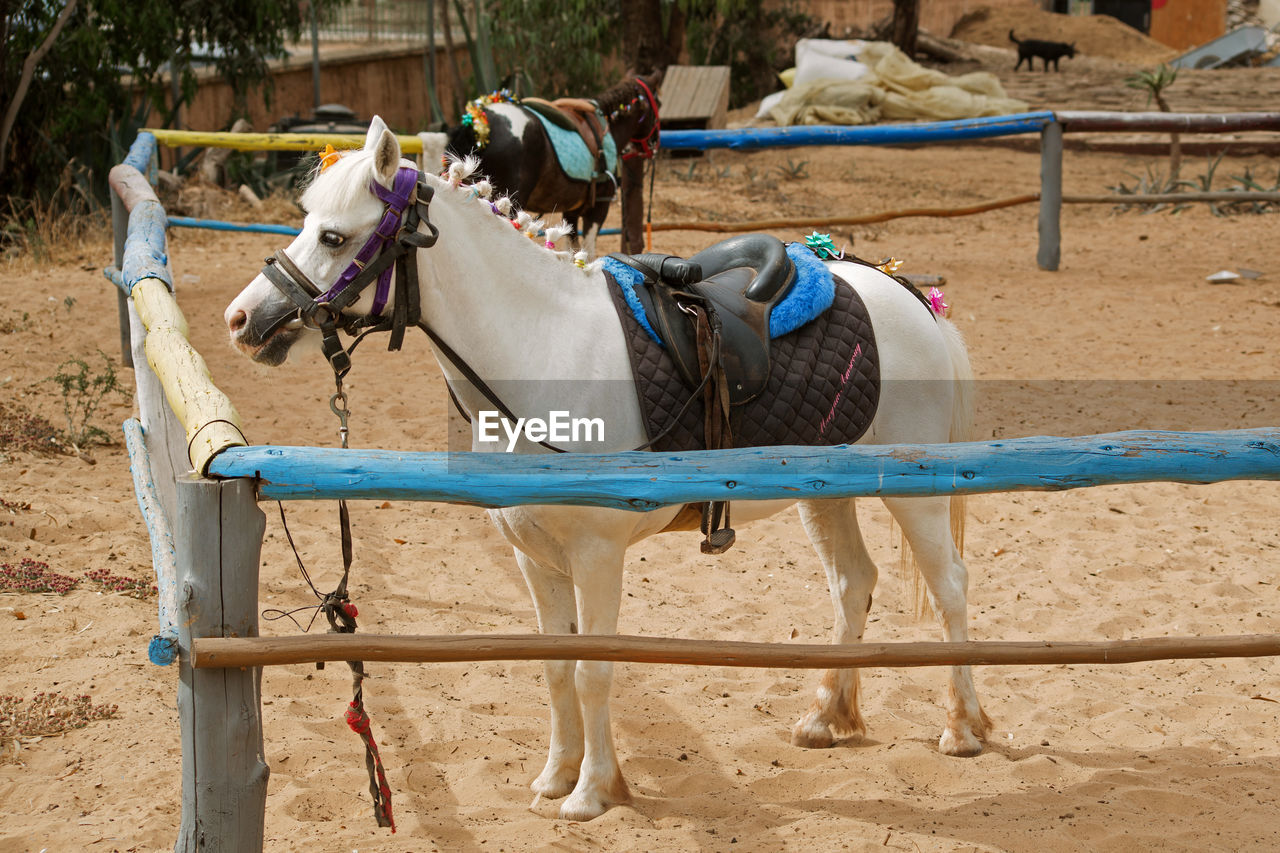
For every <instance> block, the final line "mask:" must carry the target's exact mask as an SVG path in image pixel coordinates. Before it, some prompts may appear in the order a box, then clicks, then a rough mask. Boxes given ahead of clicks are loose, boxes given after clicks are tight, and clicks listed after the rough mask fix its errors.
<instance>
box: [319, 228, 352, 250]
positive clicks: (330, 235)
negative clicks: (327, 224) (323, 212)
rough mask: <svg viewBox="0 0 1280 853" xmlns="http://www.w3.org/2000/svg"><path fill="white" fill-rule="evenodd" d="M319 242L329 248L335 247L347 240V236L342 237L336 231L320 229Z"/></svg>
mask: <svg viewBox="0 0 1280 853" xmlns="http://www.w3.org/2000/svg"><path fill="white" fill-rule="evenodd" d="M320 242H321V243H322V244H324V245H325V246H328V247H329V248H330V249H336V248H338V247H339V246H341V245H342V244H343V243H345V242H347V238H346V237H343V236H342V235H341V234H339V233H338V232H337V231H321V232H320Z"/></svg>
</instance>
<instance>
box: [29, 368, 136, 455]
mask: <svg viewBox="0 0 1280 853" xmlns="http://www.w3.org/2000/svg"><path fill="white" fill-rule="evenodd" d="M98 355H100V356H102V363H103V365H104V366H103V369H102V371H101V372H97V373H95V372H93V369H92V368H91V367H90V366H89V363H88V362H86V361H85V360H84V359H82V358H69V359H67V360H66V361H64V362H62V364H60V365H58V372H57V373H55V374H53V375H52V376H50V377H48V378H47V379H45V380H44V381H45V382H52V383H53V384H54V385H56V386H57V387H58V390H59V391H61V392H62V412H63V414H64V415H65V416H66V419H67V432H66V439H67V441H68V442H69V443H70V444H71V446H72V447H74V448H76V449H77V450H78V449H79V448H80V447H81V446H82V445H87V444H89V443H90V442H92V441H100V442H103V443H106V442H108V441H110V436H109V435H107V433H106V432H104V431H103V430H101V429H99V428H98V427H96V426H94V425H93V424H92V423H90V421H91V420H92V418H93V415H94V412H96V411H97V410H98V407H99V406H100V405H101V404H102V401H103V400H104V399H106V397H107V396H108V395H110V394H119V395H121V396H123V397H124V398H125V399H129V398H130V396H131V395H130V394H129V391H128V389H126V388H125V387H124V386H123V385H122V384H121V382H120V377H119V376H118V375H117V374H116V369H115V366H114V365H113V364H112V363H111V359H110V358H109V357H108V356H107V354H106V353H105V352H103V351H102V350H98Z"/></svg>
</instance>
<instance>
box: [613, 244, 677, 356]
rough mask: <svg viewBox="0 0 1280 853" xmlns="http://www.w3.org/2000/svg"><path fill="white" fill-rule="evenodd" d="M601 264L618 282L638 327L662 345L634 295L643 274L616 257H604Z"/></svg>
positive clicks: (642, 278)
mask: <svg viewBox="0 0 1280 853" xmlns="http://www.w3.org/2000/svg"><path fill="white" fill-rule="evenodd" d="M602 266H603V268H604V271H605V272H607V273H608V274H609V275H611V276H613V280H614V281H616V282H617V283H618V288H619V289H620V290H621V291H622V298H623V299H625V300H626V301H627V307H628V308H630V309H631V314H632V315H633V316H634V317H635V318H636V322H637V323H639V324H640V328H642V329H644V330H645V333H646V334H648V336H649V337H651V338H653V340H654V341H655V342H656V343H657V344H658V345H659V346H663V343H662V338H660V337H658V333H657V332H655V331H654V330H653V326H651V325H650V324H649V317H648V316H647V315H646V314H645V311H644V305H643V304H641V302H640V297H639V296H636V288H637V287H639V286H640V285H641V284H643V283H644V276H643V275H641V274H640V271H639V270H637V269H636V268H635V267H630V266H627V265H626V264H624V263H623V262H622V261H619V260H617V259H616V258H605V259H604V264H603V265H602Z"/></svg>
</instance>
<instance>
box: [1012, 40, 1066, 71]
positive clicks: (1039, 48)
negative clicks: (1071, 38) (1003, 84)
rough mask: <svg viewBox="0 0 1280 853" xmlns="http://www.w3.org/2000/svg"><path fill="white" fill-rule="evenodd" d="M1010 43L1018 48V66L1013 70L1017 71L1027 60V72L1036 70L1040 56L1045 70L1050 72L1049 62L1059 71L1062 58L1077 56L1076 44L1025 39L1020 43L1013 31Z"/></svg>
mask: <svg viewBox="0 0 1280 853" xmlns="http://www.w3.org/2000/svg"><path fill="white" fill-rule="evenodd" d="M1009 41H1011V42H1013V43H1014V44H1016V45H1017V46H1018V64H1017V65H1015V66H1013V70H1014V71H1017V70H1018V69H1019V68H1021V67H1022V62H1023V60H1026V63H1027V70H1028V71H1033V70H1035V58H1036V57H1037V56H1038V57H1040V59H1041V60H1042V61H1043V62H1044V70H1045V71H1048V70H1049V62H1050V61H1052V62H1053V70H1054V71H1057V70H1058V60H1059V59H1061V58H1062V57H1064V56H1065V57H1067V58H1068V59H1071V58H1073V57H1074V56H1075V55H1076V45H1075V42H1072V43H1071V44H1067V43H1066V42H1061V41H1041V40H1040V39H1025V40H1023V41H1018V39H1017V38H1015V37H1014V35H1013V30H1009Z"/></svg>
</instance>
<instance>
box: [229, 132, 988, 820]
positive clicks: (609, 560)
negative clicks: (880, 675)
mask: <svg viewBox="0 0 1280 853" xmlns="http://www.w3.org/2000/svg"><path fill="white" fill-rule="evenodd" d="M411 166H412V164H410V163H408V162H407V161H402V160H401V152H400V146H399V144H398V142H397V140H396V137H395V136H394V135H393V134H392V133H391V132H389V131H388V130H387V129H386V126H385V125H384V124H383V123H382V121H381V120H380V119H376V118H375V119H374V121H373V123H372V125H371V126H370V129H369V134H368V137H367V139H366V140H365V145H364V148H363V149H362V150H360V151H356V152H351V153H348V154H346V155H344V156H342V157H341V158H340V159H337V161H336V162H334V163H332V164H331V165H330V166H329V167H328V168H326V169H324V170H323V171H322V172H321V173H319V174H317V175H316V177H315V180H314V182H313V183H312V184H311V186H310V187H309V188H308V189H307V190H306V192H305V193H304V194H303V196H302V204H303V206H304V207H305V209H306V210H307V215H306V221H305V224H304V227H303V229H302V232H301V233H300V234H299V235H298V237H297V238H296V239H295V240H294V241H293V242H292V243H291V244H290V245H289V247H288V249H287V250H286V252H285V253H284V254H285V255H286V256H287V259H288V260H291V262H292V264H291V267H292V268H293V269H294V270H295V271H297V272H298V273H299V274H300V275H302V276H303V277H305V278H309V279H310V280H311V281H313V282H320V283H322V284H321V285H320V286H315V285H312V287H313V288H314V289H315V290H316V291H318V290H319V289H320V287H323V286H325V285H326V284H327V283H330V282H334V281H335V280H337V279H338V278H339V277H340V276H341V275H342V274H343V271H344V270H346V269H347V268H348V267H349V266H350V265H351V264H352V260H353V258H354V257H355V256H356V254H357V252H359V251H361V246H362V244H363V243H364V241H365V240H366V238H367V237H369V235H370V234H371V233H372V232H373V230H374V229H375V227H376V226H377V225H378V223H379V221H380V219H382V218H383V217H384V215H385V213H386V205H385V204H384V203H383V201H381V200H380V199H379V197H376V196H375V191H376V192H378V193H380V194H383V195H385V193H386V192H387V191H389V190H390V188H392V186H393V184H394V183H395V182H396V180H397V175H398V174H399V173H401V170H403V169H406V168H410V167H411ZM466 171H467V167H466V166H465V165H464V164H455V165H454V168H453V169H452V170H451V173H450V174H449V175H447V176H446V177H444V178H437V177H434V176H430V175H426V176H414V177H415V178H416V179H417V180H419V181H421V182H422V187H424V188H427V189H426V190H425V194H427V195H429V196H433V198H431V199H430V206H429V213H428V216H429V220H430V224H429V225H428V224H427V223H426V222H423V223H422V225H421V226H417V227H418V230H419V231H421V229H422V228H423V227H428V228H430V229H431V230H432V231H437V230H438V240H436V242H435V243H434V245H432V246H430V247H429V248H419V249H411V250H410V251H411V252H416V261H417V264H418V267H417V270H418V276H417V280H418V285H419V292H420V305H421V318H422V321H423V323H424V324H428V325H429V326H430V327H431V328H432V329H433V330H434V332H435V334H436V335H437V336H438V339H439V340H440V341H444V342H447V345H448V347H450V348H452V350H453V352H452V353H451V354H448V355H442V354H441V348H440V347H439V346H437V347H436V357H437V361H438V362H439V364H440V369H441V370H442V371H443V373H444V376H445V378H446V379H447V380H448V382H449V384H450V386H451V387H452V389H453V391H454V393H455V394H456V397H457V401H458V403H459V404H460V406H461V407H462V408H463V409H464V410H467V411H469V412H471V413H475V412H478V411H481V410H485V409H492V400H491V399H489V398H487V397H486V396H485V395H484V394H483V393H481V392H479V391H477V389H476V387H475V384H474V382H473V379H474V377H475V376H479V377H482V378H483V379H485V380H486V381H488V382H494V381H502V385H501V387H502V389H503V391H502V401H503V402H504V403H505V404H506V405H507V406H508V407H509V409H510V410H511V411H513V412H516V413H525V412H540V413H545V412H547V411H549V410H562V411H568V412H573V413H574V414H575V415H582V416H586V417H605V418H607V421H608V425H609V429H608V432H607V441H606V442H605V443H604V444H601V443H590V444H588V443H586V442H585V441H579V442H577V443H574V442H572V441H570V442H567V443H566V444H565V445H564V446H565V447H566V448H567V449H568V450H570V451H585V450H590V451H593V452H610V451H619V450H627V449H630V448H634V447H638V446H640V445H642V444H643V443H644V442H645V439H646V435H645V429H644V425H643V423H642V417H641V412H640V409H639V404H638V402H637V398H636V394H635V391H634V385H633V380H632V376H631V368H630V366H629V362H628V354H627V351H626V349H625V345H624V340H623V334H622V331H621V327H620V321H619V319H618V316H617V313H616V312H615V309H614V305H613V303H612V301H611V298H610V296H609V294H608V292H607V289H606V281H605V276H604V273H603V272H602V271H601V270H600V267H599V264H598V263H596V264H592V265H582V264H581V263H580V262H578V263H575V261H574V260H573V259H572V258H570V257H568V256H567V255H565V254H564V253H558V252H556V251H554V249H551V248H549V247H547V246H546V245H544V242H543V238H538V239H536V240H535V239H530V237H531V236H533V233H534V229H536V228H537V226H538V223H530V224H529V225H528V227H527V228H526V229H524V230H525V231H526V232H528V233H522V231H521V230H518V229H517V228H513V227H512V224H513V223H512V221H510V220H508V219H507V218H506V217H505V216H502V215H495V212H494V211H495V208H499V207H500V205H495V204H493V203H490V202H489V201H487V200H486V199H485V198H484V197H483V191H481V192H477V191H476V190H475V188H473V187H470V186H464V185H461V184H460V181H461V179H462V178H463V177H465V173H466ZM422 194H423V189H422V188H420V191H419V196H421V195H422ZM421 200H422V199H421V198H419V201H421ZM830 267H831V269H832V271H833V272H834V273H835V274H836V275H837V276H838V277H839V278H840V279H843V280H844V281H845V282H847V283H848V284H849V285H851V286H852V287H853V288H854V289H855V290H856V291H857V293H858V294H859V295H860V296H861V298H862V300H863V302H864V303H865V305H866V307H867V309H868V312H869V314H870V317H871V321H872V323H873V326H874V329H875V336H876V341H877V344H878V347H879V352H880V365H881V367H880V370H881V377H882V389H883V390H882V394H881V399H880V403H879V408H878V409H877V411H876V414H875V418H874V421H873V422H872V424H871V426H870V428H869V429H868V430H867V431H866V433H865V435H864V437H863V439H862V441H864V442H869V443H880V444H884V443H917V442H919V443H939V442H946V441H956V440H964V439H966V438H967V437H968V436H967V431H968V428H969V423H970V420H971V416H972V412H971V405H970V400H969V396H968V393H969V392H968V389H969V388H970V387H971V383H970V382H969V381H968V380H970V379H971V373H970V368H969V363H968V357H967V355H966V352H965V348H964V344H963V342H962V341H961V337H960V334H959V332H958V331H957V330H956V329H955V328H954V327H953V326H952V324H951V323H950V322H948V321H947V320H945V319H943V318H942V317H935V316H933V315H931V314H930V312H929V311H928V310H926V309H925V308H924V307H922V305H921V304H920V301H919V300H918V299H917V298H916V297H915V296H913V295H912V294H911V293H909V292H908V291H907V290H906V289H905V288H904V287H903V286H902V285H901V284H900V283H898V282H897V281H895V280H894V279H893V278H891V277H890V276H888V275H885V274H884V273H882V272H880V271H879V270H877V269H875V268H872V267H867V266H863V265H859V264H853V263H846V262H830ZM311 295H312V296H314V295H315V294H314V293H312V294H311ZM394 298H395V295H394V294H392V295H391V296H390V300H391V301H394ZM374 300H375V297H374V296H373V295H371V294H369V293H368V292H365V293H362V294H361V295H360V296H359V298H358V299H357V300H355V301H354V303H353V304H351V305H350V306H349V307H348V308H347V311H346V314H347V315H348V316H351V317H360V316H364V315H367V314H369V313H370V312H371V311H372V310H373V304H374ZM387 307H388V310H390V308H391V307H392V306H391V304H390V302H389V303H388V306H387ZM303 313H304V314H305V312H303ZM225 319H226V322H227V326H228V328H229V330H230V334H231V340H232V342H233V343H234V344H235V345H236V346H237V347H239V348H240V349H241V350H242V351H243V352H245V353H246V354H247V355H249V356H250V357H251V358H253V359H254V360H256V361H259V362H263V363H267V364H280V363H281V362H283V361H284V360H285V359H286V357H287V356H288V353H289V351H290V349H291V348H292V347H293V345H294V344H295V343H298V342H300V341H303V340H312V341H315V340H317V339H319V338H320V335H319V334H317V333H316V332H315V329H314V322H313V319H314V318H309V319H306V320H304V319H302V318H301V317H300V316H299V312H298V306H297V304H296V303H295V302H290V301H289V300H288V299H287V298H286V297H285V296H284V295H282V293H281V291H280V289H279V285H278V283H277V284H273V282H272V280H271V279H270V278H269V277H268V275H259V276H258V277H256V278H255V279H254V280H253V281H252V282H250V283H249V285H248V286H247V287H246V288H245V289H244V291H243V292H242V293H241V294H240V295H239V296H237V297H236V299H235V300H234V301H233V302H232V303H231V305H230V306H229V307H228V308H227V310H226V315H225ZM446 352H447V350H446ZM455 359H456V360H457V362H464V363H465V364H467V365H469V366H470V370H471V371H472V373H471V374H470V376H468V375H467V371H466V370H465V369H462V368H460V366H459V363H455ZM505 380H517V381H505ZM519 380H530V381H519ZM543 380H569V381H552V382H546V381H543ZM583 380H587V381H583ZM912 380H926V381H912ZM548 395H550V396H551V397H552V399H548ZM478 438H479V435H478V425H477V424H476V423H475V419H473V440H474V444H473V449H474V450H476V451H489V452H494V451H501V450H504V449H505V447H506V442H498V443H493V442H482V441H479V440H478ZM516 450H517V451H518V452H523V453H539V452H546V451H545V449H544V448H543V447H541V446H539V445H538V444H535V443H531V442H530V441H529V440H527V437H526V438H521V440H520V441H519V443H518V445H517V447H516ZM884 502H885V504H886V506H887V507H888V509H889V511H890V513H891V514H892V516H893V517H894V519H895V520H896V521H897V523H898V524H899V525H900V526H901V528H902V531H903V533H904V535H905V537H906V540H907V542H908V543H909V544H910V547H911V549H912V552H913V553H914V557H915V560H916V562H917V564H918V566H919V569H920V571H921V573H922V575H923V577H924V579H925V582H926V584H927V587H928V598H929V603H930V604H931V605H932V607H933V610H934V611H935V612H936V613H937V614H938V616H939V618H940V620H941V623H942V629H943V634H944V636H945V638H946V639H947V640H949V641H963V640H965V639H967V631H966V600H965V596H966V588H967V573H966V569H965V565H964V562H963V560H962V559H961V556H960V553H959V551H958V549H957V548H956V546H955V544H954V542H953V538H952V534H951V530H950V513H949V509H950V507H949V499H948V498H946V497H930V498H887V499H885V501H884ZM787 505H788V504H787V503H785V502H740V503H738V504H736V505H735V506H734V516H735V522H746V521H750V520H752V519H756V518H762V517H764V516H766V515H769V514H772V513H775V512H777V511H779V510H780V509H782V508H783V507H785V506H787ZM678 509H679V508H678V507H667V508H663V509H659V510H654V511H651V512H629V511H624V510H617V509H605V508H594V507H567V506H521V507H512V508H508V509H497V510H490V511H489V516H490V518H491V519H492V520H493V523H494V524H495V525H496V526H497V528H498V530H499V531H500V532H501V533H502V535H503V536H504V537H505V538H506V539H507V541H508V542H510V543H511V545H512V546H513V547H514V549H515V557H516V560H517V562H518V564H519V566H520V570H521V571H522V572H523V574H524V578H525V580H526V582H527V584H528V586H529V591H530V593H531V594H532V596H533V603H534V607H535V610H536V613H537V619H538V627H539V630H541V631H542V632H544V633H552V634H572V633H580V634H613V633H616V632H617V626H618V609H619V604H620V601H621V597H622V569H623V557H624V555H625V553H626V550H627V547H628V546H630V545H632V544H633V543H635V542H638V541H639V540H641V539H643V538H645V537H646V536H650V535H652V534H654V533H657V532H659V531H661V530H662V529H663V528H664V527H666V526H667V525H668V524H669V523H670V522H671V521H672V519H673V518H674V517H675V516H676V514H677V511H678ZM799 511H800V519H801V521H802V522H803V524H804V528H805V531H806V532H807V534H808V536H809V538H810V540H811V541H812V543H813V546H814V548H815V549H816V550H817V552H818V556H819V558H820V559H821V561H822V565H823V567H824V568H825V570H826V574H827V579H828V583H829V586H830V593H831V600H832V602H833V604H834V606H835V625H834V631H833V641H834V642H835V643H856V642H859V641H860V640H861V639H862V633H863V629H864V627H865V624H866V619H867V611H868V608H869V607H870V604H871V593H872V589H873V588H874V586H875V583H876V575H877V572H876V567H875V565H874V564H873V562H872V560H871V557H870V555H869V554H868V553H867V549H866V546H865V545H864V543H863V540H862V535H861V533H860V531H859V529H858V523H857V518H856V515H855V512H854V501H853V500H852V499H833V500H811V501H802V502H800V503H799ZM545 666H546V678H547V684H548V687H549V688H550V699H551V702H550V704H551V711H550V714H551V737H550V745H549V755H548V757H547V762H546V765H545V767H544V768H543V770H542V772H541V773H539V774H538V776H537V778H536V779H534V780H533V783H532V785H531V787H532V789H533V791H534V792H535V793H536V794H537V795H539V796H542V797H548V798H558V797H564V798H565V799H564V802H563V803H562V805H561V808H560V817H562V818H564V819H568V820H589V819H591V818H594V817H597V816H598V815H601V814H603V813H604V812H605V811H607V810H608V809H609V808H610V807H611V806H614V805H618V804H620V803H626V802H628V800H629V798H630V796H629V792H628V788H627V783H626V781H625V780H624V779H623V776H622V771H621V769H620V768H619V766H618V758H617V755H616V753H615V751H614V744H613V736H612V731H611V723H610V717H609V691H610V684H611V679H612V676H613V664H611V663H608V662H598V661H550V662H547V663H546V665H545ZM945 706H946V712H947V713H946V725H945V728H944V729H943V732H942V736H941V738H940V740H939V749H940V750H941V751H942V752H944V753H946V754H949V755H975V754H977V753H978V752H980V751H981V750H982V743H981V741H982V739H983V738H984V737H985V736H986V734H987V730H988V727H989V725H990V723H989V721H988V720H987V718H986V715H985V714H984V713H983V711H982V709H981V707H980V706H979V703H978V698H977V695H976V693H975V691H974V686H973V680H972V678H971V676H970V672H969V668H968V667H963V666H956V667H951V668H950V678H949V686H948V689H947V691H946V697H945ZM865 731H866V727H865V725H864V723H863V720H862V716H861V714H860V712H859V709H858V672H857V670H830V671H827V672H825V673H824V674H823V675H822V677H821V682H820V685H819V687H818V689H817V695H816V698H815V699H814V701H813V703H812V705H811V706H810V708H809V709H808V710H807V711H806V712H805V713H804V715H803V716H802V717H801V718H800V720H799V721H798V722H797V723H796V724H795V726H794V727H793V728H792V731H791V741H792V743H793V744H796V745H798V746H805V747H829V746H831V745H832V744H833V743H834V742H835V741H836V740H837V738H842V737H851V738H860V737H861V736H862V735H864V733H865Z"/></svg>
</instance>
